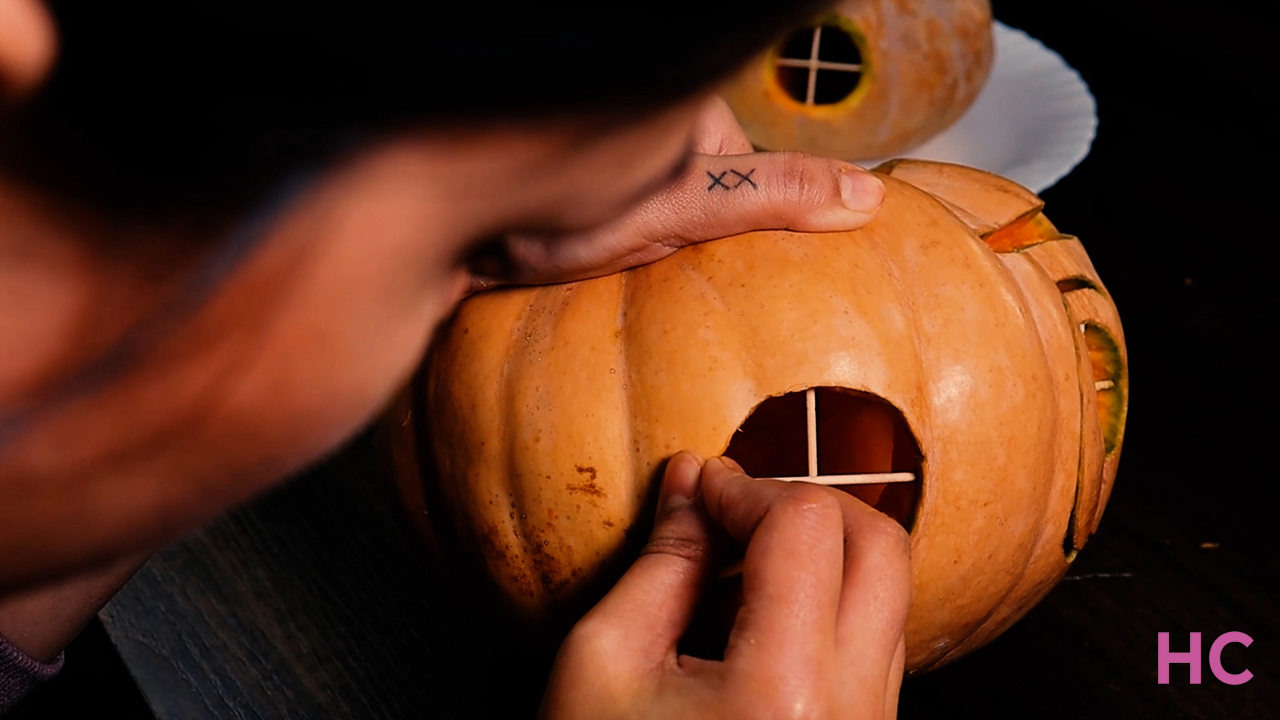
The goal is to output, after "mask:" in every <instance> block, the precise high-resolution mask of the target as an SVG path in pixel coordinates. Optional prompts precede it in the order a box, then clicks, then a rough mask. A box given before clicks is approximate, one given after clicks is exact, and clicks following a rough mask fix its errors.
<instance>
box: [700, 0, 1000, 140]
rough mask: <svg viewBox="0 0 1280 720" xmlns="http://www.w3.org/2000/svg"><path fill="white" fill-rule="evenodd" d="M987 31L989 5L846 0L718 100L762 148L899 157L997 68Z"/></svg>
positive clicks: (956, 111)
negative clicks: (724, 101)
mask: <svg viewBox="0 0 1280 720" xmlns="http://www.w3.org/2000/svg"><path fill="white" fill-rule="evenodd" d="M991 22H992V20H991V7H990V3H989V1H988V0H843V2H841V3H839V4H838V5H837V6H836V8H835V10H834V13H833V14H832V15H830V16H827V17H825V18H822V19H820V20H819V21H818V22H817V23H816V24H815V26H814V28H812V29H805V30H802V31H799V32H797V33H796V34H795V35H793V36H791V37H789V38H786V39H784V40H783V41H782V42H781V43H780V44H779V45H778V46H777V47H774V48H772V49H770V50H769V51H767V52H765V53H764V54H762V55H761V56H760V57H759V58H757V59H756V60H755V61H754V62H752V63H751V64H750V65H749V66H748V67H747V68H746V69H745V70H744V71H743V72H742V73H741V75H739V76H738V77H737V78H735V79H734V80H732V81H731V82H730V83H728V84H727V85H726V86H725V87H724V88H723V89H722V90H721V94H722V95H723V97H724V98H725V100H726V101H728V103H729V105H730V107H732V108H733V111H734V114H735V115H736V116H737V118H738V121H739V122H740V123H741V124H742V126H743V129H744V130H745V131H746V133H747V136H748V137H749V138H750V139H751V141H752V142H753V143H755V144H756V145H757V146H759V147H761V148H764V149H769V150H803V151H806V152H811V153H815V154H818V155H824V156H828V157H838V158H844V159H847V160H862V159H867V158H877V157H881V158H882V157H888V156H891V155H896V154H899V153H902V152H905V151H907V150H910V149H912V148H914V147H915V146H917V145H919V144H920V143H922V142H924V141H925V140H927V139H928V138H929V137H931V136H933V135H934V134H936V133H938V132H939V131H941V130H942V129H944V128H945V127H947V126H948V125H950V124H951V123H953V122H955V121H956V120H957V119H959V117H960V116H961V115H962V114H963V113H964V111H965V110H967V109H968V107H969V106H970V105H971V104H972V103H973V101H974V100H975V99H976V98H977V96H978V92H979V91H980V90H981V89H982V86H983V84H984V83H985V82H986V79H987V76H988V74H989V73H990V70H991V65H992V62H993V56H994V47H993V42H992V35H991Z"/></svg>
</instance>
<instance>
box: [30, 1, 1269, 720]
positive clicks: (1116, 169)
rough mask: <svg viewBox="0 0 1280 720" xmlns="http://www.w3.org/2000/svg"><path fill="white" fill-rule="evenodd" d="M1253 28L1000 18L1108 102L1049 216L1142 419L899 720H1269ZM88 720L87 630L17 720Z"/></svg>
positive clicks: (1224, 8)
mask: <svg viewBox="0 0 1280 720" xmlns="http://www.w3.org/2000/svg"><path fill="white" fill-rule="evenodd" d="M1264 9H1265V6H1263V5H1262V4H1260V3H1259V4H1256V5H1255V4H1253V3H1246V2H1245V1H1244V0H1230V1H1224V0H1217V1H1215V2H1210V1H1207V0H1165V1H1163V2H1156V1H1154V0H1073V1H1072V2H1039V1H1033V0H997V1H996V2H995V12H996V16H997V18H998V19H1000V20H1002V21H1003V22H1005V23H1007V24H1009V25H1011V26H1013V27H1017V28H1021V29H1024V30H1026V31H1028V32H1029V33H1030V34H1032V35H1033V36H1035V37H1036V38H1039V39H1040V40H1042V41H1043V42H1044V43H1045V44H1046V45H1047V46H1049V47H1050V48H1053V49H1054V50H1056V51H1057V52H1059V53H1060V54H1061V55H1062V56H1063V57H1064V58H1065V59H1066V61H1067V62H1068V63H1069V64H1070V65H1072V66H1073V67H1075V68H1076V69H1077V70H1078V71H1079V72H1080V74H1081V75H1082V76H1083V77H1084V79H1085V81H1086V82H1087V83H1088V84H1089V87H1090V89H1091V91H1092V92H1093V94H1094V96H1095V97H1096V98H1097V101H1098V115H1099V119H1100V125H1099V131H1098V137H1097V140H1096V142H1095V144H1094V146H1093V150H1092V153H1091V154H1090V156H1089V157H1088V158H1087V159H1086V160H1085V161H1084V162H1083V163H1082V164H1081V165H1080V166H1079V167H1078V168H1077V169H1076V170H1075V171H1074V172H1073V173H1072V174H1071V175H1069V176H1068V177H1066V178H1064V179H1063V180H1061V181H1060V182H1059V183H1058V184H1057V185H1056V186H1055V187H1053V188H1051V189H1049V190H1048V191H1046V192H1045V193H1043V197H1044V199H1045V200H1046V203H1047V214H1048V215H1049V217H1051V218H1052V219H1053V221H1054V223H1055V224H1056V225H1057V226H1058V227H1059V228H1062V229H1063V231H1065V232H1069V233H1072V234H1075V235H1078V236H1079V237H1080V238H1081V239H1082V240H1083V242H1084V243H1085V245H1086V247H1087V248H1088V249H1089V252H1090V255H1091V256H1092V258H1093V261H1094V263H1095V265H1096V267H1097V269H1098V271H1099V273H1100V275H1101V276H1102V278H1103V280H1104V281H1105V282H1106V284H1107V286H1108V288H1109V289H1110V290H1111V292H1112V294H1113V296H1114V297H1115V300H1116V303H1117V305H1118V306H1119V308H1120V312H1121V315H1122V317H1123V319H1124V327H1125V332H1126V338H1127V342H1128V346H1129V352H1130V366H1131V383H1132V389H1131V406H1130V415H1129V422H1128V429H1127V434H1126V440H1125V446H1124V455H1123V459H1122V461H1121V464H1120V471H1119V478H1118V481H1117V484H1116V489H1115V492H1114V495H1113V496H1112V498H1111V502H1110V505H1109V507H1108V509H1107V511H1106V514H1105V516H1104V517H1103V521H1102V524H1101V527H1100V529H1099V531H1098V533H1097V535H1095V536H1094V538H1093V539H1092V540H1091V541H1090V543H1089V545H1088V546H1087V547H1086V548H1085V549H1084V550H1083V551H1082V552H1081V554H1080V556H1079V558H1078V560H1077V561H1076V563H1075V565H1074V566H1073V567H1072V570H1071V572H1070V573H1069V576H1068V579H1067V580H1065V581H1064V582H1063V583H1062V584H1061V585H1059V586H1058V587H1057V588H1056V589H1055V590H1054V591H1053V592H1052V593H1051V594H1050V595H1049V596H1048V598H1047V599H1046V600H1045V601H1044V602H1043V603H1041V604H1040V605H1039V606H1038V607H1037V608H1036V609H1035V610H1033V611H1032V612H1031V613H1030V614H1029V615H1028V616H1027V617H1026V618H1025V619H1024V620H1022V621H1021V622H1020V623H1018V624H1017V625H1016V626H1014V627H1013V628H1012V629H1011V630H1010V631H1009V632H1007V633H1006V634H1005V635H1004V636H1002V637H1001V638H999V639H998V640H996V641H995V642H994V643H992V644H991V645H990V646H988V647H987V648H984V649H982V650H980V651H978V652H976V653H974V654H973V655H972V656H970V657H968V658H966V659H964V660H962V661H960V662H958V663H956V664H954V665H952V666H949V667H946V668H943V669H941V670H939V671H937V672H934V673H932V674H929V675H926V676H923V677H920V678H912V679H909V680H907V681H906V683H905V684H904V687H903V691H902V703H901V712H900V717H902V718H904V719H907V718H949V719H962V718H1027V717H1036V718H1081V717H1090V718H1122V717H1123V718H1184V717H1185V718H1228V717H1230V718H1269V717H1280V715H1278V714H1277V713H1280V650H1278V649H1277V646H1278V644H1280V619H1278V616H1280V553H1278V552H1277V551H1278V550H1280V541H1277V528H1276V519H1275V518H1276V510H1275V505H1274V504H1273V503H1274V502H1275V500H1274V497H1275V496H1276V494H1275V493H1268V492H1267V490H1268V489H1270V488H1271V487H1272V486H1273V485H1275V484H1276V481H1277V475H1276V473H1275V471H1274V469H1273V467H1272V459H1271V457H1270V455H1268V453H1269V452H1270V450H1271V449H1272V448H1273V447H1274V446H1273V445H1272V443H1273V442H1274V441H1275V431H1276V429H1277V428H1276V424H1277V423H1276V421H1275V405H1276V403H1275V400H1276V392H1275V388H1276V385H1275V376H1274V375H1273V374H1272V372H1271V370H1272V366H1273V364H1274V363H1273V362H1272V361H1271V359H1272V356H1271V353H1272V352H1273V351H1274V349H1275V348H1276V347H1277V346H1278V343H1277V342H1276V341H1277V338H1276V323H1275V321H1274V319H1273V315H1272V313H1273V311H1274V310H1276V309H1277V308H1280V304H1278V303H1277V291H1276V284H1275V282H1274V280H1273V278H1272V275H1273V271H1272V269H1271V268H1270V267H1269V262H1268V261H1267V260H1266V257H1267V256H1269V255H1270V252H1269V251H1270V250H1271V247H1270V246H1271V245H1272V244H1274V243H1276V241H1277V240H1280V238H1278V237H1277V233H1276V230H1275V229H1274V226H1273V225H1272V222H1273V215H1274V212H1275V208H1276V206H1277V202H1276V198H1275V194H1274V193H1275V191H1276V189H1277V183H1276V182H1275V179H1274V176H1273V175H1272V174H1271V167H1272V166H1271V163H1272V162H1274V161H1275V160H1276V159H1277V153H1276V149H1277V148H1276V145H1277V142H1276V139H1275V135H1274V132H1275V126H1276V125H1277V123H1276V114H1277V113H1276V111H1277V109H1278V108H1277V99H1276V98H1277V90H1280V62H1278V61H1277V55H1278V54H1280V48H1277V43H1278V40H1280V37H1278V36H1277V32H1276V31H1277V29H1278V28H1277V26H1276V24H1275V21H1274V20H1270V19H1268V18H1267V17H1266V16H1264V14H1263V13H1264ZM1272 9H1274V8H1272ZM1269 14H1270V13H1268V15H1269ZM349 454H350V453H348V456H349ZM347 461H348V462H350V458H349V457H348V459H347ZM323 473H324V468H321V469H319V470H317V471H316V473H313V474H312V475H309V476H307V477H305V478H302V479H301V480H299V481H298V482H297V483H295V485H297V484H299V483H306V482H309V481H310V482H322V480H316V479H314V477H313V476H316V475H323ZM282 492H283V493H285V494H287V493H290V492H294V493H296V492H299V491H298V490H295V489H293V488H286V489H285V490H284V491H282ZM266 502H267V503H271V502H280V501H279V500H277V499H275V498H268V499H267V500H266ZM1230 630H1237V631H1243V632H1245V633H1248V634H1249V635H1251V636H1252V637H1253V639H1254V644H1253V645H1252V646H1251V647H1249V648H1248V649H1245V648H1243V647H1242V646H1239V645H1234V646H1230V647H1229V648H1228V650H1227V652H1226V653H1225V654H1224V664H1225V665H1226V666H1227V668H1228V669H1230V670H1235V671H1238V670H1240V669H1243V668H1245V667H1247V668H1248V669H1250V670H1251V671H1252V672H1253V673H1254V678H1253V680H1251V681H1250V682H1249V683H1246V684H1244V685H1240V686H1228V685H1224V684H1222V683H1220V682H1219V681H1218V680H1217V679H1216V678H1214V677H1213V675H1212V673H1211V672H1210V670H1209V668H1208V661H1207V654H1208V647H1209V645H1210V643H1212V641H1213V639H1214V638H1216V637H1217V636H1218V635H1219V634H1221V633H1223V632H1226V631H1230ZM1162 631H1163V632H1169V633H1170V634H1171V635H1172V637H1173V649H1174V650H1185V649H1186V647H1187V643H1188V639H1187V634H1188V633H1189V632H1193V631H1195V632H1201V633H1202V634H1203V644H1204V653H1205V655H1206V659H1205V662H1204V671H1203V672H1204V681H1203V684H1201V685H1190V684H1189V683H1188V680H1187V670H1186V666H1184V665H1179V666H1175V667H1174V669H1173V671H1172V680H1173V682H1172V683H1171V684H1169V685H1158V684H1157V683H1156V633H1157V632H1162ZM449 714H450V715H452V714H453V713H452V712H451V713H449ZM89 716H94V717H96V716H111V717H117V718H147V719H148V720H149V719H150V718H151V717H152V715H151V713H150V711H149V710H148V709H147V707H146V705H145V703H144V702H143V700H142V697H141V694H140V693H139V692H138V690H137V688H136V686H135V685H134V684H133V682H132V681H131V680H130V678H129V675H128V672H127V671H126V670H125V668H124V665H123V663H122V662H121V661H120V659H119V656H118V655H116V653H115V650H114V649H113V647H112V645H111V643H110V641H109V640H108V638H107V636H106V633H105V632H104V630H103V629H102V626H101V624H99V623H96V622H95V623H94V624H93V625H91V626H90V627H89V628H88V629H87V630H86V631H85V633H84V634H82V635H81V637H80V638H79V639H77V640H76V641H75V643H73V644H72V646H71V647H70V648H69V649H68V651H67V664H66V669H65V670H64V672H63V673H62V675H61V676H60V677H59V678H57V679H56V680H54V681H53V682H51V683H49V684H48V685H47V686H45V687H44V688H42V689H41V690H39V691H37V692H36V693H34V694H33V695H32V696H31V697H30V698H28V699H27V700H26V701H25V702H24V703H23V704H22V705H21V706H20V707H19V708H18V709H16V710H15V711H14V713H13V714H12V716H11V717H13V718H15V720H16V719H18V718H21V719H24V720H35V719H48V718H72V717H89Z"/></svg>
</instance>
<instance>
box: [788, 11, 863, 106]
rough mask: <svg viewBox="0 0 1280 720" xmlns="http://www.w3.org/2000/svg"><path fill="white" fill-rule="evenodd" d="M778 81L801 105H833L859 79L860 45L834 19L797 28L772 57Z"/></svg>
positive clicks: (849, 90)
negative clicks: (774, 58)
mask: <svg viewBox="0 0 1280 720" xmlns="http://www.w3.org/2000/svg"><path fill="white" fill-rule="evenodd" d="M774 65H775V74H776V78H777V81H778V85H779V86H780V87H781V88H782V90H783V91H784V92H785V93H786V94H787V95H789V96H790V97H791V99H793V100H795V101H796V102H799V103H802V104H804V105H808V106H813V105H834V104H836V103H839V102H841V101H842V100H845V99H846V98H848V97H849V96H851V95H853V92H854V91H855V90H857V89H858V86H859V85H860V84H861V83H862V78H863V75H864V72H863V70H864V66H865V62H864V61H863V56H862V48H861V47H860V45H859V44H858V41H857V39H856V38H855V37H854V34H853V33H852V32H851V31H850V28H847V27H845V26H844V25H843V24H840V23H839V22H838V21H836V20H828V21H824V22H823V23H821V24H819V25H815V26H813V27H808V28H804V29H802V30H798V31H796V32H795V33H794V34H792V35H791V36H790V37H788V38H787V40H786V41H785V42H784V43H783V44H782V45H781V46H780V47H779V49H778V57H777V59H776V60H775V61H774Z"/></svg>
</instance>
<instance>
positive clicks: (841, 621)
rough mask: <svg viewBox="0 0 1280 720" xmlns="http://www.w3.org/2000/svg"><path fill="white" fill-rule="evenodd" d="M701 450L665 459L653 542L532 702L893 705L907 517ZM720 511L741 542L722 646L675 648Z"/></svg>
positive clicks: (568, 715)
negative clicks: (737, 590)
mask: <svg viewBox="0 0 1280 720" xmlns="http://www.w3.org/2000/svg"><path fill="white" fill-rule="evenodd" d="M700 465H701V461H700V459H699V458H698V457H697V456H696V455H694V454H693V453H689V452H684V453H680V454H677V455H676V456H675V457H674V458H672V460H671V461H670V462H669V463H668V465H667V469H666V472H665V477H664V480H663V483H662V488H661V492H660V496H659V506H658V507H659V510H658V518H657V522H656V525H655V527H654V530H653V534H652V536H651V537H650V539H649V543H648V545H647V546H646V547H645V550H644V552H643V554H642V555H641V556H640V558H639V559H638V560H637V561H636V562H635V564H634V565H632V566H631V568H630V569H629V570H628V571H627V573H626V574H625V575H623V577H622V579H621V580H620V581H619V582H618V584H617V585H616V586H614V588H613V590H612V591H610V592H609V594H608V595H606V596H605V597H604V599H603V600H601V601H600V603H599V604H598V605H596V607H595V608H594V609H593V610H591V612H589V613H588V614H587V615H586V616H585V617H584V618H583V619H582V621H581V622H579V623H578V625H577V626H576V627H574V629H573V631H572V632H571V633H570V634H569V637H568V639H567V640H566V641H565V643H564V644H563V645H562V646H561V649H560V653H559V655H558V656H557V658H556V664H555V668H554V670H553V671H552V675H551V680H550V683H549V684H548V686H547V691H546V695H545V696H544V698H543V704H542V713H541V716H542V718H544V720H578V719H579V718H581V719H583V720H585V719H587V718H590V719H591V720H600V719H607V718H629V719H634V718H662V719H663V720H667V719H677V720H678V719H679V718H710V717H722V718H757V717H784V716H785V717H801V716H803V717H821V718H827V717H830V718H859V719H862V718H866V719H868V720H869V719H872V718H892V717H895V716H896V713H897V703H898V689H899V686H900V684H901V681H902V672H903V663H904V660H905V654H906V650H905V644H904V640H903V626H904V623H905V621H906V615H907V603H908V599H909V597H910V592H911V573H910V557H909V551H908V542H907V535H906V532H904V531H903V529H902V528H901V527H900V526H899V525H897V524H896V523H894V522H893V521H891V520H889V519H888V518H887V517H885V516H884V515H882V514H880V513H878V512H876V511H874V510H872V509H871V508H870V507H868V506H867V505H865V504H863V503H862V502H860V501H858V500H856V499H854V498H853V497H852V496H850V495H848V494H846V493H841V492H838V491H835V490H832V489H830V488H825V487H819V486H816V485H810V484H807V483H805V484H787V483H781V482H776V481H766V480H754V479H751V478H748V477H747V476H745V475H743V474H742V472H741V468H740V467H738V466H737V465H736V464H734V463H733V461H731V460H730V461H727V462H726V461H724V460H721V459H719V458H713V459H712V460H710V461H708V462H707V463H706V464H705V465H702V466H701V473H699V466H700ZM699 474H700V475H701V477H699ZM717 526H718V527H719V528H723V530H724V531H727V532H728V534H729V535H730V536H731V537H732V538H734V539H735V540H737V541H739V542H741V543H743V544H745V545H746V557H745V561H744V563H743V604H742V610H741V611H740V612H739V613H738V615H737V622H736V624H735V625H734V627H733V630H732V632H731V634H730V636H729V642H728V646H727V647H726V649H725V652H724V659H723V660H722V661H721V660H705V659H699V658H696V657H692V656H689V655H684V654H681V653H680V652H679V651H678V649H677V645H678V643H679V641H680V638H681V635H682V634H683V633H684V632H685V629H686V627H687V626H688V624H689V622H690V620H691V618H692V617H693V614H694V609H695V605H696V603H697V600H698V598H699V595H700V591H701V589H702V588H703V586H704V585H705V584H706V583H707V581H708V580H709V579H710V578H709V575H710V574H711V573H712V572H713V564H712V562H711V556H712V552H711V547H712V536H713V533H714V532H716V530H717ZM798 557H803V558H806V562H804V563H797V562H796V561H795V559H796V558H798Z"/></svg>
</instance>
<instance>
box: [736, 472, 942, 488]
mask: <svg viewBox="0 0 1280 720" xmlns="http://www.w3.org/2000/svg"><path fill="white" fill-rule="evenodd" d="M761 479H763V480H781V481H782V482H811V483H817V484H819V485H879V484H880V483H901V482H912V481H914V480H915V479H916V475H915V473H909V472H893V473H858V474H856V475H806V476H804V477H775V478H761Z"/></svg>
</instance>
